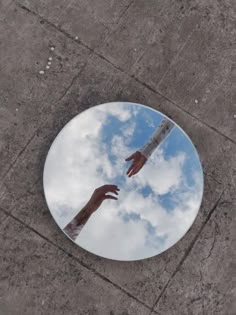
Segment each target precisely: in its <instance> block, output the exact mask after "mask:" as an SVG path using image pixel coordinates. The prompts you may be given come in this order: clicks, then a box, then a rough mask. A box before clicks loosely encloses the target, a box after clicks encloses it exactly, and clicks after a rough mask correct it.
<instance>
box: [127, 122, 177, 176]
mask: <svg viewBox="0 0 236 315" xmlns="http://www.w3.org/2000/svg"><path fill="white" fill-rule="evenodd" d="M173 127H174V123H173V122H171V121H170V120H168V119H163V120H162V122H161V125H160V126H159V127H158V128H157V129H156V131H155V132H154V134H153V135H152V137H151V138H150V139H149V140H148V142H147V143H146V144H144V146H143V147H141V148H140V149H139V150H138V151H136V152H135V153H134V154H132V155H131V156H130V157H128V158H127V159H126V161H130V160H133V162H132V164H131V165H130V167H129V169H128V171H127V173H126V174H127V175H128V177H131V176H133V175H135V174H137V173H138V172H139V171H140V170H141V168H142V167H143V166H144V164H145V163H146V161H147V160H148V159H149V157H150V156H151V154H152V153H153V151H154V150H155V149H156V147H157V146H158V145H159V144H160V143H161V142H162V141H163V140H164V139H165V138H166V137H167V136H168V135H169V134H170V132H171V130H172V129H173Z"/></svg>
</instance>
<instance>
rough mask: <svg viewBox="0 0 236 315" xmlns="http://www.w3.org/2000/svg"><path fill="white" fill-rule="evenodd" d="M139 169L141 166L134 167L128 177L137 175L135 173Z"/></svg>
mask: <svg viewBox="0 0 236 315" xmlns="http://www.w3.org/2000/svg"><path fill="white" fill-rule="evenodd" d="M141 168H142V166H141V165H140V164H138V165H136V166H135V167H134V168H133V169H132V171H131V172H130V174H129V177H131V176H133V175H135V174H137V173H138V172H139V171H140V169H141Z"/></svg>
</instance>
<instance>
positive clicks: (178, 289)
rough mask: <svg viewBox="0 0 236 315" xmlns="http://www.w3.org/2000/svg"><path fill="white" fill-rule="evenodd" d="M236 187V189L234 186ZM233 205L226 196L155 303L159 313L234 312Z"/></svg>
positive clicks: (235, 239) (235, 215)
mask: <svg viewBox="0 0 236 315" xmlns="http://www.w3.org/2000/svg"><path fill="white" fill-rule="evenodd" d="M235 187H236V186H235ZM235 209H236V203H235V200H234V201H232V199H231V197H230V196H227V194H226V195H225V194H224V195H223V197H222V200H221V202H220V203H219V204H218V206H217V208H216V209H215V211H214V213H213V215H212V217H211V219H210V220H209V222H208V224H207V225H206V226H205V228H204V230H203V233H202V234H201V235H200V237H199V239H198V241H197V243H196V244H195V246H194V247H193V249H192V250H191V252H190V254H189V256H188V257H187V259H186V260H185V262H184V264H183V265H182V267H181V268H180V270H179V271H178V272H177V273H176V275H175V277H174V278H173V279H171V282H170V283H169V286H168V287H167V289H166V291H165V292H164V293H163V295H162V296H161V298H160V300H159V301H158V303H157V305H156V307H155V310H156V311H157V313H158V314H167V315H170V314H176V310H178V314H183V315H185V314H186V315H191V314H194V315H196V314H222V315H233V314H235V309H236V302H235V301H236V289H235V288H236V277H235V275H236V273H235V270H236V251H235V248H236V212H235Z"/></svg>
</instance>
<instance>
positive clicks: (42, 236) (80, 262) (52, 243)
mask: <svg viewBox="0 0 236 315" xmlns="http://www.w3.org/2000/svg"><path fill="white" fill-rule="evenodd" d="M0 211H2V212H3V213H4V214H5V215H6V216H7V217H11V218H12V219H13V220H15V221H17V222H18V223H19V224H21V225H23V226H25V227H26V228H27V229H29V230H30V231H31V232H33V233H35V234H37V235H38V236H39V237H41V238H42V239H44V240H45V241H46V242H47V243H49V244H51V245H53V246H54V247H56V248H57V249H59V250H61V251H62V252H63V253H64V254H66V255H67V256H68V257H70V258H72V259H74V260H75V261H77V262H78V263H79V264H80V265H81V266H82V267H84V268H85V269H87V270H89V271H90V272H92V273H94V274H95V275H96V276H98V277H99V278H101V279H102V280H104V281H105V282H107V283H109V284H111V285H113V286H114V287H115V288H116V289H118V290H120V291H122V292H123V293H125V294H126V295H128V296H129V297H130V298H132V299H133V300H135V301H136V302H137V303H139V304H142V305H143V306H145V307H146V308H147V309H149V310H150V309H151V307H150V306H149V305H147V304H146V303H145V302H143V301H141V300H139V299H138V298H137V297H135V296H134V295H132V294H131V293H129V292H128V291H126V290H125V289H124V288H122V287H121V286H119V285H118V284H116V283H114V282H112V281H111V280H110V279H109V278H107V277H105V276H104V275H102V274H101V273H99V272H98V271H97V270H96V269H94V268H92V267H91V266H88V265H87V264H85V263H84V262H82V261H81V260H80V259H78V258H77V257H75V256H74V255H72V254H71V253H69V252H67V251H66V250H65V249H64V248H63V247H61V246H60V245H58V244H56V243H54V242H53V241H51V240H50V239H49V238H47V237H46V236H44V235H42V234H41V233H40V232H38V231H37V230H35V229H34V228H32V227H31V226H29V225H27V224H26V223H24V222H23V221H22V220H21V219H19V218H17V217H15V216H14V215H13V214H12V213H9V212H8V211H6V210H4V209H2V208H1V207H0ZM4 221H5V220H4Z"/></svg>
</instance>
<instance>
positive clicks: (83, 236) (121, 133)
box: [44, 103, 203, 260]
mask: <svg viewBox="0 0 236 315" xmlns="http://www.w3.org/2000/svg"><path fill="white" fill-rule="evenodd" d="M163 118H165V116H164V115H162V114H161V113H159V112H157V111H154V110H152V109H151V108H149V107H146V106H143V105H139V104H133V103H109V104H103V105H99V106H95V107H93V108H90V109H89V110H86V111H84V112H83V113H81V114H80V115H78V116H76V117H75V118H74V119H72V120H71V121H70V122H69V123H68V124H67V125H66V126H65V127H64V128H63V129H62V131H61V132H60V133H59V135H58V136H57V138H56V139H55V141H54V142H53V144H52V146H51V148H50V151H49V154H48V156H47V159H46V163H45V168H44V190H45V197H46V200H47V203H48V206H49V209H50V211H51V213H52V215H53V217H54V219H55V220H56V222H57V224H58V225H59V226H60V228H62V229H63V228H64V227H65V226H66V225H67V224H68V222H69V221H71V220H72V218H73V217H74V216H75V215H76V214H77V213H78V212H79V211H80V210H81V208H82V207H83V206H84V205H85V204H86V203H87V201H88V200H89V199H90V197H91V195H92V193H93V191H94V190H95V189H96V188H98V187H100V186H102V185H104V184H113V185H118V186H119V188H120V192H119V198H118V200H117V201H116V200H105V201H104V202H103V203H102V205H101V207H100V208H99V209H98V210H97V211H96V212H95V213H94V214H93V215H92V216H91V217H90V219H89V220H88V222H87V223H86V225H85V226H84V228H83V229H82V231H81V233H80V235H79V236H78V237H77V239H76V240H75V242H76V243H77V244H79V245H80V246H81V247H83V248H85V249H86V250H88V251H90V252H92V253H94V254H97V255H99V256H103V257H106V258H111V259H116V260H138V259H144V258H147V257H151V256H154V255H157V254H159V253H161V252H163V251H164V250H166V249H167V248H169V247H170V246H172V245H173V244H175V243H176V242H177V241H178V240H179V239H180V238H181V237H182V236H183V235H184V234H185V233H186V232H187V230H188V229H189V228H190V226H191V225H192V223H193V221H194V219H195V217H196V215H197V212H198V210H199V207H200V204H201V199H202V193H203V173H202V168H201V164H200V161H199V158H198V154H197V152H196V149H195V147H194V146H193V144H192V142H191V141H190V139H189V138H188V137H187V136H186V134H185V133H184V132H183V131H182V129H180V128H179V127H178V126H177V125H175V127H174V128H173V130H172V131H171V133H170V135H169V136H168V137H167V138H166V139H165V140H164V141H163V142H162V143H161V144H160V145H159V146H158V147H157V149H156V150H155V151H154V153H153V154H152V156H151V157H150V159H149V160H148V161H147V163H146V164H145V165H144V167H143V168H142V169H141V170H140V172H139V173H138V174H137V175H135V176H133V177H131V178H128V177H127V175H126V171H127V169H128V167H129V165H130V164H131V162H125V161H124V160H125V158H127V157H128V156H130V155H131V154H132V153H134V152H135V151H136V150H138V149H139V148H140V147H142V146H143V145H144V144H145V143H146V142H147V141H148V140H149V138H150V137H151V135H152V134H153V132H154V131H155V130H156V128H157V127H158V126H159V125H160V123H161V121H162V119H163Z"/></svg>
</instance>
